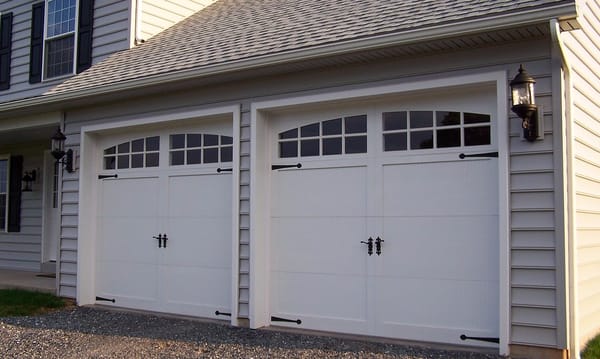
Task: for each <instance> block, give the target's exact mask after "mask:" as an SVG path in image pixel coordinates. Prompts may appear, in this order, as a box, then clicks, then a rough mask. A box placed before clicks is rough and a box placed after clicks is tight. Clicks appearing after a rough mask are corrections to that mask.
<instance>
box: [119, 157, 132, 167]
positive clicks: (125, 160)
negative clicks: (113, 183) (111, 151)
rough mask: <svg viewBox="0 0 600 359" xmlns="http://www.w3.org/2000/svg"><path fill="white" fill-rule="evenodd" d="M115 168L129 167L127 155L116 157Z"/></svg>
mask: <svg viewBox="0 0 600 359" xmlns="http://www.w3.org/2000/svg"><path fill="white" fill-rule="evenodd" d="M117 168H119V169H124V168H129V155H126V156H118V157H117Z"/></svg>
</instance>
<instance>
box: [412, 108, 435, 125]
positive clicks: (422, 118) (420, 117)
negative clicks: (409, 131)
mask: <svg viewBox="0 0 600 359" xmlns="http://www.w3.org/2000/svg"><path fill="white" fill-rule="evenodd" d="M432 126H433V112H432V111H411V112H410V128H424V127H432Z"/></svg>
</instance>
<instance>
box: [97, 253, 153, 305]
mask: <svg viewBox="0 0 600 359" xmlns="http://www.w3.org/2000/svg"><path fill="white" fill-rule="evenodd" d="M98 265H99V267H100V268H102V275H99V276H98V277H97V279H96V288H97V291H96V292H97V295H98V296H101V297H105V298H111V299H112V298H114V299H115V300H116V302H115V305H119V306H122V305H124V304H125V303H126V302H124V300H128V301H130V302H131V301H139V302H140V304H143V305H144V306H155V305H156V302H157V300H156V298H157V294H158V286H157V284H156V279H157V278H158V271H157V268H156V266H154V265H153V264H143V263H127V262H115V261H100V262H99V263H98ZM131 278H136V280H135V281H132V280H131ZM146 309H149V308H146Z"/></svg>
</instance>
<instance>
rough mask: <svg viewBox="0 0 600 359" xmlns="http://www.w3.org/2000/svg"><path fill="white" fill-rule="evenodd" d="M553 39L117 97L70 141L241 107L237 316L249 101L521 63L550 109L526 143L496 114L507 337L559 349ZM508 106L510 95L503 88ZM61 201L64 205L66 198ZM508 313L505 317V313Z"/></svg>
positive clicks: (71, 129) (71, 217) (71, 234)
mask: <svg viewBox="0 0 600 359" xmlns="http://www.w3.org/2000/svg"><path fill="white" fill-rule="evenodd" d="M549 46H550V41H549V39H548V38H543V39H541V40H539V41H531V42H519V43H513V44H508V45H505V46H497V47H493V48H492V47H490V48H482V49H477V50H471V51H456V52H452V53H448V54H444V61H443V62H442V61H439V58H440V54H430V55H428V56H420V57H416V56H414V57H407V56H404V57H402V58H394V59H390V60H387V61H380V62H379V63H362V64H360V63H359V64H352V65H345V66H331V67H328V68H322V69H317V70H313V71H298V72H296V73H293V74H285V75H279V76H268V77H262V78H260V79H254V80H246V81H237V82H233V83H219V84H217V85H212V86H205V87H200V86H199V87H197V88H195V89H192V90H189V89H188V90H186V91H182V92H164V93H163V94H162V95H161V96H156V97H146V98H142V99H134V100H128V101H126V102H121V103H112V104H111V106H98V107H93V108H87V109H80V110H77V111H71V112H69V113H67V117H66V134H67V135H68V140H67V141H68V145H69V146H72V147H73V148H75V149H76V148H78V146H79V132H80V128H81V126H83V125H87V124H93V123H103V122H107V121H113V120H125V119H128V118H132V117H138V118H139V116H140V115H143V114H145V113H155V112H164V111H174V110H172V109H177V110H181V109H184V108H186V107H203V106H209V107H212V106H221V105H231V104H242V114H241V129H240V130H241V141H242V143H241V146H240V154H241V161H240V166H241V173H240V233H239V240H240V244H239V253H240V262H239V268H240V273H239V283H240V288H239V297H240V302H239V313H240V314H239V316H240V317H241V318H245V317H247V315H248V314H247V313H249V308H248V300H247V298H248V296H249V276H250V273H249V269H250V267H249V258H250V248H249V216H250V213H249V186H250V181H249V174H250V173H249V171H250V161H249V160H250V158H249V153H250V142H249V140H250V127H249V126H250V113H249V111H250V104H251V103H252V102H253V101H262V100H269V99H274V98H278V97H281V96H286V97H287V96H292V95H302V94H318V93H325V92H327V91H333V90H341V89H345V88H357V87H361V86H373V85H378V84H385V83H397V82H402V81H416V80H420V79H432V78H440V77H448V76H459V75H465V74H473V72H490V71H506V72H507V79H506V81H507V83H508V82H509V81H510V80H511V79H512V77H514V75H515V74H516V72H517V69H518V67H519V64H520V63H523V64H524V66H525V67H526V68H527V70H528V72H529V73H530V74H531V75H532V76H534V77H535V78H536V79H537V81H538V86H537V94H538V95H537V98H536V99H537V101H538V103H540V104H542V106H543V107H544V122H545V133H544V138H543V140H539V141H536V142H535V143H530V142H527V141H524V140H522V139H521V138H520V133H521V130H520V128H521V124H520V120H519V119H517V118H516V116H514V115H513V114H512V113H511V117H510V118H509V119H500V124H499V125H500V126H503V125H504V126H509V127H510V139H508V140H509V142H510V143H509V146H510V147H509V148H510V173H509V175H510V193H511V198H510V202H511V203H510V205H511V208H512V210H511V218H510V221H511V227H510V229H509V230H510V233H511V240H510V242H511V249H510V271H511V273H510V276H511V278H512V282H511V283H510V291H511V297H510V305H511V313H510V315H511V317H510V323H511V328H510V332H511V338H510V339H509V341H510V343H511V344H524V345H534V346H548V347H555V348H556V347H560V345H562V344H559V343H563V342H564V341H565V340H564V338H559V334H558V330H557V328H558V327H559V326H562V325H564V323H559V320H558V314H557V312H558V311H559V309H560V308H558V306H559V305H560V303H561V300H559V298H561V297H564V293H562V292H560V290H559V289H558V285H557V278H560V277H561V275H563V274H562V271H563V270H562V268H560V267H559V266H557V260H556V250H555V248H556V246H557V240H556V238H555V237H556V234H555V226H556V223H555V208H554V202H553V197H554V193H555V190H556V189H555V185H554V165H553V163H554V162H553V156H554V155H553V136H554V134H553V131H552V128H553V126H552V123H553V122H554V121H555V120H553V117H555V115H554V114H553V113H552V91H551V83H552V81H551V80H552V79H551V59H550V48H549ZM506 96H507V97H506V99H507V103H508V94H506ZM77 183H78V180H77V174H76V173H75V174H73V175H66V176H65V178H64V195H63V198H64V199H66V198H72V202H69V203H68V204H69V206H68V207H64V208H63V231H62V233H63V235H62V247H61V248H62V251H61V260H62V261H63V265H62V266H61V287H60V294H61V295H67V296H73V295H74V293H75V287H74V286H75V282H76V281H75V280H76V277H75V275H74V269H75V267H76V262H75V261H74V258H75V256H74V254H75V250H76V246H77V238H76V226H77V211H76V198H77V188H78V185H77ZM64 203H65V202H63V204H64ZM501 315H502V314H501Z"/></svg>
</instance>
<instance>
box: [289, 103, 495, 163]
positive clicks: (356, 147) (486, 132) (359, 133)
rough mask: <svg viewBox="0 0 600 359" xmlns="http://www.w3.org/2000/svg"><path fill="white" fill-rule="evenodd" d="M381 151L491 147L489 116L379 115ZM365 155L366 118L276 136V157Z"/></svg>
mask: <svg viewBox="0 0 600 359" xmlns="http://www.w3.org/2000/svg"><path fill="white" fill-rule="evenodd" d="M382 129H383V134H382V135H383V151H386V152H388V151H410V150H423V149H436V148H451V147H469V146H481V145H489V144H491V116H490V115H489V114H479V113H470V112H456V111H454V112H453V111H394V112H384V113H382ZM366 152H367V115H357V116H349V117H343V118H335V119H331V120H326V121H321V122H315V123H311V124H308V125H305V126H301V127H299V128H293V129H290V130H286V131H283V132H280V133H279V157H280V158H290V157H311V156H329V155H341V154H355V153H366Z"/></svg>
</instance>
